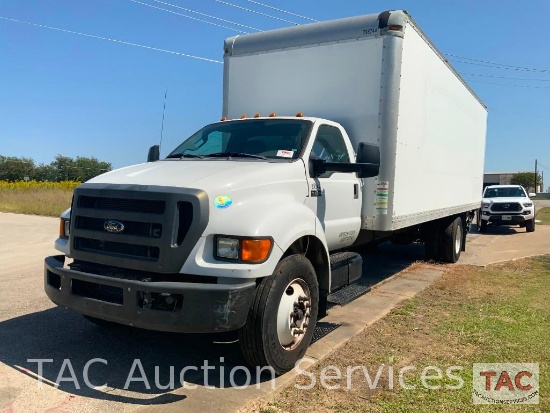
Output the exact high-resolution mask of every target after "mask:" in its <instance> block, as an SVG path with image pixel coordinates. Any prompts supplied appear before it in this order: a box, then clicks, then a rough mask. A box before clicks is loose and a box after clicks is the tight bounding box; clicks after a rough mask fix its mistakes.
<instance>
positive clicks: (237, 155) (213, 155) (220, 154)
mask: <svg viewBox="0 0 550 413" xmlns="http://www.w3.org/2000/svg"><path fill="white" fill-rule="evenodd" d="M204 156H206V157H207V158H232V157H233V158H254V159H267V158H266V157H265V156H261V155H252V154H251V153H244V152H218V153H211V154H210V155H204Z"/></svg>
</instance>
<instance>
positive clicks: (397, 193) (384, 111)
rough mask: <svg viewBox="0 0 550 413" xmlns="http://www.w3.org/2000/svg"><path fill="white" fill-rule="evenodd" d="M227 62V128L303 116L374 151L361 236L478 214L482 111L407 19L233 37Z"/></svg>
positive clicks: (384, 17)
mask: <svg viewBox="0 0 550 413" xmlns="http://www.w3.org/2000/svg"><path fill="white" fill-rule="evenodd" d="M225 52H226V54H225V73H224V107H223V113H224V116H226V117H227V118H230V119H232V118H239V117H241V116H242V115H248V116H250V115H253V114H255V113H261V114H269V113H271V112H275V113H277V114H280V115H293V114H295V113H298V112H303V113H304V114H305V115H307V116H315V117H320V118H325V119H330V120H333V121H335V122H338V123H340V124H341V125H342V126H343V127H344V128H345V129H346V131H347V133H348V135H349V138H350V140H351V142H352V145H353V147H354V148H357V146H358V144H359V143H360V142H367V143H372V144H376V145H378V146H379V147H380V153H381V162H380V174H379V175H378V177H376V178H374V179H369V180H365V182H364V185H363V205H362V210H361V217H362V228H363V229H365V230H373V231H395V230H399V229H403V228H406V227H410V226H413V225H416V224H420V223H423V222H428V221H431V220H434V219H438V218H442V217H445V216H450V215H453V214H457V213H461V212H465V211H470V210H473V209H476V208H479V205H480V202H481V192H480V188H482V185H483V165H484V156H485V133H486V119H487V111H486V108H485V106H484V105H483V103H482V102H481V100H480V99H479V98H478V97H477V96H476V94H475V93H474V92H473V91H472V90H471V89H470V88H469V87H468V85H467V84H466V83H465V82H464V80H463V79H462V78H461V77H460V75H459V74H458V73H457V72H456V71H455V70H454V69H453V68H452V67H451V66H450V65H449V63H448V62H447V61H446V59H445V58H444V56H443V55H442V54H441V53H440V52H439V51H438V50H437V49H436V48H435V47H434V46H433V45H432V44H431V42H430V41H429V40H428V38H427V37H426V36H425V35H424V34H423V32H422V31H421V30H420V29H419V28H418V26H417V25H416V24H415V23H414V21H413V20H412V19H411V18H410V16H408V15H407V14H406V13H405V12H399V11H396V12H391V13H382V14H381V15H367V16H360V17H353V18H349V19H342V20H336V21H332V22H326V23H319V24H314V25H306V26H298V27H292V28H288V29H281V30H276V31H270V32H263V33H258V34H253V35H249V36H236V37H232V38H230V39H228V40H226V42H225Z"/></svg>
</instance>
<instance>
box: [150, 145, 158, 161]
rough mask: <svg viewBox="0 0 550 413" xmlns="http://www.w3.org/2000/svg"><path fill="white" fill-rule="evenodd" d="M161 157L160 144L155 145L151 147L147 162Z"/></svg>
mask: <svg viewBox="0 0 550 413" xmlns="http://www.w3.org/2000/svg"><path fill="white" fill-rule="evenodd" d="M159 159H160V146H159V145H153V146H151V147H150V148H149V153H148V154H147V162H155V161H158V160H159Z"/></svg>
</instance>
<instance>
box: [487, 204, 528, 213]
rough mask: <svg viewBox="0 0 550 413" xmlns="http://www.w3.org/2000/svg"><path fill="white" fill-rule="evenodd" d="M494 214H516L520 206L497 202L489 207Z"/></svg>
mask: <svg viewBox="0 0 550 413" xmlns="http://www.w3.org/2000/svg"><path fill="white" fill-rule="evenodd" d="M491 211H494V212H517V211H521V205H520V204H519V203H518V202H498V203H494V204H493V205H492V206H491Z"/></svg>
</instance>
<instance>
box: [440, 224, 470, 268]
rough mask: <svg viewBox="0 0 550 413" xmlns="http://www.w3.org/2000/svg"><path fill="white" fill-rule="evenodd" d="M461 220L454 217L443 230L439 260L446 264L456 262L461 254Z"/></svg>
mask: <svg viewBox="0 0 550 413" xmlns="http://www.w3.org/2000/svg"><path fill="white" fill-rule="evenodd" d="M463 231H464V230H463V227H462V219H461V218H460V217H456V218H455V219H454V220H453V221H452V222H451V223H450V224H449V225H447V227H445V229H444V230H443V233H442V237H441V258H443V261H446V262H451V263H454V262H457V261H458V259H459V258H460V253H461V252H462V235H463Z"/></svg>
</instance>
